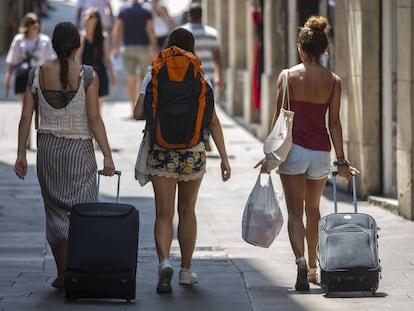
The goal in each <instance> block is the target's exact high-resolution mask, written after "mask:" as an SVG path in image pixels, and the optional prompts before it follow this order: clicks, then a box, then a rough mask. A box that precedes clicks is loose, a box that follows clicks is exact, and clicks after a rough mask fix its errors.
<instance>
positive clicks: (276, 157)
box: [263, 69, 295, 171]
mask: <svg viewBox="0 0 414 311" xmlns="http://www.w3.org/2000/svg"><path fill="white" fill-rule="evenodd" d="M282 77H283V84H282V92H283V95H282V107H281V108H280V112H279V116H278V118H277V120H276V123H275V125H274V127H273V129H272V131H271V132H270V134H269V136H267V138H266V140H265V142H264V145H263V151H264V154H265V156H266V169H267V170H268V171H271V170H273V169H274V168H276V167H278V166H279V165H280V164H282V163H283V162H284V161H285V160H286V158H287V156H288V154H289V152H290V149H291V148H292V126H293V117H294V114H295V113H294V112H293V111H291V110H290V99H289V88H288V70H286V69H285V70H283V72H282ZM285 97H286V98H287V109H285V108H284V106H285Z"/></svg>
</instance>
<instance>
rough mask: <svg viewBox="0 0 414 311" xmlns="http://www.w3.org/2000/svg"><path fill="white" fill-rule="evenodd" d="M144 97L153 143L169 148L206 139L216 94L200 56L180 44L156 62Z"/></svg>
mask: <svg viewBox="0 0 414 311" xmlns="http://www.w3.org/2000/svg"><path fill="white" fill-rule="evenodd" d="M152 66H153V68H152V79H151V81H150V83H149V84H148V87H147V89H146V93H145V99H144V113H145V119H146V121H147V129H149V131H150V134H151V142H152V143H153V144H154V143H155V144H157V145H159V146H160V147H162V148H165V149H187V148H191V147H194V146H196V145H197V144H198V143H199V142H201V141H202V140H204V133H205V131H208V127H209V125H210V122H211V117H212V114H213V109H214V95H213V90H212V88H211V87H210V85H209V84H208V83H207V82H206V80H205V79H204V74H203V72H202V71H201V69H200V66H201V62H200V60H199V59H198V57H197V56H196V55H194V54H193V53H191V52H189V51H185V50H183V49H180V48H178V47H176V46H172V47H169V48H166V49H164V50H162V51H161V53H160V55H159V57H158V59H156V60H155V61H153V63H152Z"/></svg>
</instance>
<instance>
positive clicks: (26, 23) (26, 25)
mask: <svg viewBox="0 0 414 311" xmlns="http://www.w3.org/2000/svg"><path fill="white" fill-rule="evenodd" d="M29 56H31V57H30V66H29V67H34V66H36V65H40V64H42V63H43V62H45V61H47V60H52V59H55V58H56V54H55V51H54V50H53V47H52V43H51V41H50V38H49V37H48V36H47V35H45V34H43V33H41V26H40V20H39V18H38V17H37V15H36V14H35V13H27V14H26V15H25V16H24V17H23V18H22V20H21V23H20V27H19V33H18V34H17V35H15V36H14V38H13V41H12V43H11V45H10V48H9V51H8V53H7V56H6V63H7V64H8V65H9V67H8V69H7V71H6V75H5V77H4V80H5V88H6V92H9V90H10V87H11V83H10V79H11V76H12V74H13V72H14V71H15V69H16V66H18V65H19V63H20V62H21V61H23V60H24V59H25V58H27V57H29ZM27 77H28V75H25V76H24V77H15V78H16V79H15V83H14V92H15V94H17V95H19V98H20V101H21V102H23V95H24V93H25V90H26V84H27Z"/></svg>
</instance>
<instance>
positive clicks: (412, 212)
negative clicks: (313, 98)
mask: <svg viewBox="0 0 414 311" xmlns="http://www.w3.org/2000/svg"><path fill="white" fill-rule="evenodd" d="M245 2H246V3H248V2H249V1H247V0H246V1H245ZM208 3H209V5H211V3H212V2H211V0H210V1H208ZM214 3H215V6H216V10H215V11H216V12H217V10H222V11H223V5H224V6H225V7H226V10H227V12H229V14H228V15H227V17H228V22H226V23H228V24H227V25H226V26H225V27H223V25H224V24H226V23H223V20H220V25H219V26H220V27H221V28H220V30H221V31H222V32H225V36H226V37H228V43H224V47H228V56H227V57H226V56H225V59H227V61H228V62H227V68H226V70H227V72H228V74H227V77H226V79H227V81H226V84H227V88H226V95H225V97H226V99H227V101H226V105H227V106H226V110H227V111H228V113H230V114H232V115H234V116H240V115H241V116H242V117H243V120H244V121H245V122H246V123H247V124H246V127H248V128H249V127H250V124H249V122H257V120H256V121H253V120H252V119H251V118H250V117H249V113H251V111H249V109H248V107H247V105H248V104H246V103H248V101H249V100H250V98H249V96H251V92H247V91H244V92H243V91H242V88H243V83H240V76H242V75H240V74H239V73H240V72H243V75H244V76H245V77H246V76H250V75H251V74H252V72H251V71H252V69H251V65H250V63H249V61H248V60H247V57H251V55H250V54H251V53H246V49H247V48H246V47H245V46H243V45H241V44H240V42H244V43H245V42H251V40H252V39H251V31H252V29H251V27H253V26H252V24H251V23H249V22H248V21H247V20H246V17H247V16H248V14H249V13H248V12H247V11H248V10H249V6H248V5H241V1H236V0H224V1H217V0H216V1H214ZM396 7H397V8H396V10H395V14H396V16H395V19H396V21H398V22H397V23H396V25H397V27H398V28H397V29H396V33H397V39H396V40H397V43H396V47H397V48H396V53H397V55H396V59H397V65H396V67H397V70H396V71H397V78H396V89H397V91H396V93H397V96H396V101H397V103H396V107H397V120H398V128H397V130H396V133H397V134H396V135H397V144H396V147H394V146H393V145H392V144H391V145H390V146H389V148H396V149H397V150H396V171H397V173H396V179H397V191H396V192H397V194H398V213H399V214H400V215H402V216H404V217H406V218H408V219H413V220H414V198H413V193H414V183H413V175H414V174H413V173H414V163H413V155H414V144H413V139H412V137H413V135H414V122H413V121H414V109H413V108H412V106H413V105H412V103H413V100H414V61H413V53H412V51H413V50H414V21H413V17H414V0H397V1H396ZM288 10H289V1H288V0H264V10H263V16H264V44H265V48H264V49H265V54H264V62H265V65H264V68H265V71H264V73H263V74H262V93H261V97H262V101H261V111H260V118H259V119H258V122H259V126H258V127H259V130H255V134H256V135H257V136H258V137H259V138H261V139H263V138H265V137H266V135H267V133H268V132H269V129H270V120H271V118H272V114H273V111H274V99H275V96H276V79H277V75H278V74H279V72H280V70H281V69H282V68H285V67H288V61H289V60H288V58H289V56H288V51H289V46H288V42H289V40H288V33H289V29H291V27H292V26H289V25H293V24H294V22H292V21H291V19H292V18H295V20H297V15H295V14H294V13H293V14H292V12H291V14H289V12H288ZM213 11H214V10H213ZM231 12H232V13H231ZM334 15H335V21H334V25H333V26H334V28H335V30H336V31H335V40H334V43H333V49H334V53H332V54H333V57H334V59H333V63H334V64H335V68H334V69H333V70H334V71H335V72H337V73H338V74H339V76H340V77H341V80H342V97H341V119H342V122H343V136H344V145H345V153H346V154H347V155H348V158H349V160H350V161H351V162H352V164H353V165H354V166H355V167H357V168H358V169H360V171H361V174H360V175H359V178H358V194H359V196H360V197H361V198H363V199H365V198H367V196H369V195H382V194H383V189H382V179H383V170H382V157H383V154H382V153H383V151H382V150H383V147H384V146H383V138H382V130H383V129H382V115H381V111H382V105H383V103H382V101H383V100H382V96H381V83H382V77H381V75H382V70H381V69H382V68H381V66H382V54H381V53H382V51H381V41H382V32H381V22H382V21H381V1H380V0H336V1H335V12H334ZM216 21H217V19H216ZM239 27H240V28H239ZM217 28H219V27H217ZM291 30H292V29H291ZM244 87H248V84H244ZM246 97H248V98H246ZM385 104H387V103H385ZM246 107H247V108H246ZM385 148H387V147H385ZM339 187H342V189H348V190H350V189H349V187H350V185H349V184H346V183H345V182H342V183H341V182H340V183H339Z"/></svg>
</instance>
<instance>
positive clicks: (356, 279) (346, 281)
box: [318, 172, 381, 295]
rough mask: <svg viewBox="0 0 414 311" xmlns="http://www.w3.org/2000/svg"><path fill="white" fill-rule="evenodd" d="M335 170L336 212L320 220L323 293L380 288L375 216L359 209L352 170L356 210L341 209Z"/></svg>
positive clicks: (319, 249)
mask: <svg viewBox="0 0 414 311" xmlns="http://www.w3.org/2000/svg"><path fill="white" fill-rule="evenodd" d="M336 174H337V173H336V172H334V173H333V197H334V210H335V213H333V214H330V215H327V216H325V217H322V218H321V219H320V221H319V237H318V256H319V267H320V273H321V288H322V291H323V293H325V294H328V293H329V292H345V291H370V292H371V293H372V295H375V292H376V290H377V289H378V284H379V279H380V273H381V266H380V259H379V255H378V232H377V230H378V229H377V224H376V222H375V219H374V218H373V217H372V216H370V215H367V214H363V213H358V208H357V195H356V176H355V173H352V186H353V203H354V213H338V209H337V197H336Z"/></svg>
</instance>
